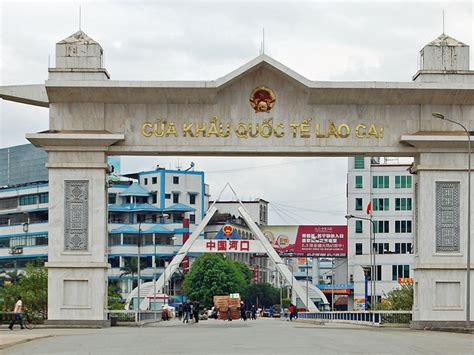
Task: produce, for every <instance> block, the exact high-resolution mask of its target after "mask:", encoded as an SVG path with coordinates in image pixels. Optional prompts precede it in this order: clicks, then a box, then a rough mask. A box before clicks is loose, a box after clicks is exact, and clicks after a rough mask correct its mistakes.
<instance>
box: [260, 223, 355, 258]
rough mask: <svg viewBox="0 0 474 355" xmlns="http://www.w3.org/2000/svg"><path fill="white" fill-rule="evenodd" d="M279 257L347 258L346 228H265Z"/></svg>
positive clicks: (266, 235) (264, 230)
mask: <svg viewBox="0 0 474 355" xmlns="http://www.w3.org/2000/svg"><path fill="white" fill-rule="evenodd" d="M263 234H265V237H267V239H268V241H269V242H270V243H271V244H272V245H273V247H274V248H275V250H276V251H277V252H278V254H280V255H281V256H291V257H295V256H316V257H317V256H327V257H341V258H343V257H347V226H315V225H314V226H265V227H264V228H263Z"/></svg>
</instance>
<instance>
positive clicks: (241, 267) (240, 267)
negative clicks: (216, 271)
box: [234, 260, 252, 286]
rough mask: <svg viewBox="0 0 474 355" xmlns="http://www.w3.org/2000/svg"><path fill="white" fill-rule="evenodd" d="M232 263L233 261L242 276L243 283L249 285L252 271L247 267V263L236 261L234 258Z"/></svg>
mask: <svg viewBox="0 0 474 355" xmlns="http://www.w3.org/2000/svg"><path fill="white" fill-rule="evenodd" d="M234 263H235V266H236V267H237V269H238V270H239V271H240V272H241V273H242V275H243V276H244V279H245V283H246V284H247V285H248V286H250V284H251V283H252V271H251V270H250V269H249V267H248V265H247V264H245V263H243V262H241V261H237V260H235V261H234Z"/></svg>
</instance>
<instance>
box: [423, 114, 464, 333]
mask: <svg viewBox="0 0 474 355" xmlns="http://www.w3.org/2000/svg"><path fill="white" fill-rule="evenodd" d="M432 116H433V117H436V118H439V119H442V120H445V121H449V122H451V123H454V124H456V125H458V126H460V127H462V129H463V130H464V132H466V135H467V253H466V259H467V260H466V328H468V329H469V328H470V327H471V133H470V132H469V131H468V130H467V128H466V127H465V126H464V125H463V124H461V123H459V122H457V121H453V120H451V119H449V118H447V117H445V116H444V115H443V114H442V113H439V112H433V113H432Z"/></svg>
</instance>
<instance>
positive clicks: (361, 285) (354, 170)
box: [347, 157, 415, 309]
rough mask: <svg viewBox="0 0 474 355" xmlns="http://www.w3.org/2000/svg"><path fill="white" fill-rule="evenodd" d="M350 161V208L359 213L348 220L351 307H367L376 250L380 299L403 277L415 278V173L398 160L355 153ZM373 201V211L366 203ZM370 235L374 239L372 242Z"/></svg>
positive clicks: (348, 199)
mask: <svg viewBox="0 0 474 355" xmlns="http://www.w3.org/2000/svg"><path fill="white" fill-rule="evenodd" d="M348 161H349V166H348V174H347V214H348V215H353V216H355V217H354V218H350V219H349V220H348V275H349V283H352V284H353V287H354V293H353V297H351V298H350V299H349V304H348V307H349V309H351V308H352V307H353V308H354V309H364V306H365V276H364V270H363V267H364V266H371V257H370V255H371V252H373V253H374V255H375V264H376V267H375V268H374V271H375V272H374V275H373V276H374V280H375V282H374V283H375V295H376V297H377V299H378V300H381V298H383V297H384V295H385V294H387V293H388V292H389V291H391V290H393V289H395V288H398V287H399V282H410V280H411V278H412V277H413V271H412V266H413V261H414V257H413V241H414V238H413V234H414V232H415V226H414V223H415V221H414V216H415V213H414V212H415V211H414V209H415V204H414V203H415V195H414V191H415V189H414V179H413V176H412V175H411V174H410V169H409V168H410V165H406V164H398V163H395V162H394V160H391V161H390V160H385V161H384V162H381V160H380V159H378V158H366V157H354V158H349V160H348ZM369 203H371V211H368V209H367V207H368V205H369ZM368 212H369V213H370V215H369V214H368ZM358 216H359V217H363V218H370V217H371V218H372V221H373V228H372V222H371V221H368V220H364V219H357V217H358ZM372 229H373V230H372ZM371 237H372V238H374V240H375V242H372V243H371ZM371 244H372V245H371ZM370 290H371V288H370V287H369V292H368V301H369V302H370V301H371V300H372V295H371V293H370ZM352 302H353V304H352Z"/></svg>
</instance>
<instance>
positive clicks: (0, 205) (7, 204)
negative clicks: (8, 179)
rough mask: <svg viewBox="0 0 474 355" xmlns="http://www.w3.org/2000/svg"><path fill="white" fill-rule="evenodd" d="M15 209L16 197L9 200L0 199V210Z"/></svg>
mask: <svg viewBox="0 0 474 355" xmlns="http://www.w3.org/2000/svg"><path fill="white" fill-rule="evenodd" d="M17 207H18V198H17V197H9V198H2V199H0V210H8V209H11V208H17Z"/></svg>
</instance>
